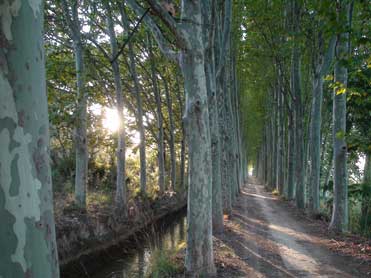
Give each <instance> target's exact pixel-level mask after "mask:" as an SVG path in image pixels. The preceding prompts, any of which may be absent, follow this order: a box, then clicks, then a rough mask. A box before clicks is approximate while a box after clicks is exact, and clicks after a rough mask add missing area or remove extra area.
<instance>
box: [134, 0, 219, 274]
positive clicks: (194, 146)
mask: <svg viewBox="0 0 371 278" xmlns="http://www.w3.org/2000/svg"><path fill="white" fill-rule="evenodd" d="M128 4H129V5H130V6H131V7H132V9H133V10H134V11H135V12H136V14H137V15H139V16H141V15H143V14H144V12H145V10H144V9H143V8H142V7H141V6H139V5H138V3H137V2H136V1H134V0H129V1H128ZM148 4H149V5H150V6H151V9H152V10H153V11H154V13H155V14H156V15H157V16H158V17H159V18H160V19H161V21H162V22H163V24H164V25H165V26H166V27H167V28H168V29H169V31H170V32H171V33H172V34H173V35H174V37H175V40H176V45H177V47H178V48H179V49H180V53H179V54H177V53H176V52H174V51H173V50H172V49H170V48H169V47H168V46H167V44H166V43H165V40H164V37H163V34H162V32H161V31H160V29H159V28H158V26H157V24H156V23H155V22H154V21H153V19H152V18H151V17H146V18H145V22H146V24H147V26H148V27H149V28H150V29H151V31H152V33H153V35H154V37H155V39H156V41H157V43H158V45H159V47H160V49H161V50H162V52H163V53H164V54H165V55H166V56H167V57H169V58H171V59H173V60H175V61H179V65H180V68H181V70H182V73H183V77H184V87H185V92H186V104H185V107H186V109H185V111H184V112H185V115H184V118H185V122H186V124H185V128H186V134H187V142H188V148H189V174H188V175H189V185H188V212H187V215H188V237H187V253H186V270H187V272H188V273H189V274H190V275H191V276H194V277H197V276H198V275H202V274H206V275H207V274H213V273H215V266H214V259H213V244H212V218H211V213H212V209H211V208H212V187H211V186H212V180H211V174H212V172H211V167H210V165H211V142H210V129H209V111H208V106H207V88H206V76H205V71H204V68H205V58H204V49H205V46H204V42H203V35H202V10H201V1H182V3H181V7H182V9H181V10H182V13H181V19H186V20H187V21H189V22H192V23H193V24H185V25H182V24H181V23H177V22H176V21H175V20H174V18H172V16H170V15H169V14H168V12H167V11H166V10H165V9H164V8H163V7H162V6H161V5H160V4H158V3H157V2H156V1H152V0H151V1H148Z"/></svg>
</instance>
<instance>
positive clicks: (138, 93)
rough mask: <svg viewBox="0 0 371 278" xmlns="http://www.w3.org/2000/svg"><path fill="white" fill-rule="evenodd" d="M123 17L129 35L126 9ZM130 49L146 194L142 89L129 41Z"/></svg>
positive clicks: (141, 174)
mask: <svg viewBox="0 0 371 278" xmlns="http://www.w3.org/2000/svg"><path fill="white" fill-rule="evenodd" d="M121 16H122V23H123V26H124V28H125V31H126V32H127V33H129V22H128V18H127V15H126V12H125V9H122V12H121ZM128 48H129V68H130V73H131V77H132V78H133V81H134V93H135V98H136V101H137V112H136V119H137V125H138V129H139V134H140V143H139V156H140V191H141V192H142V193H145V192H146V187H147V185H146V184H147V176H146V170H147V169H146V168H147V166H146V137H145V130H144V125H143V107H142V97H141V87H140V84H139V79H138V74H137V69H136V64H135V56H134V49H133V44H132V41H131V40H129V41H128Z"/></svg>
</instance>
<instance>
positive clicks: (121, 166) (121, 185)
mask: <svg viewBox="0 0 371 278" xmlns="http://www.w3.org/2000/svg"><path fill="white" fill-rule="evenodd" d="M104 4H105V9H106V12H107V29H108V30H107V31H108V35H109V38H110V45H111V57H109V58H111V59H110V62H111V67H112V71H113V76H114V84H115V92H116V110H117V115H118V118H119V124H118V130H117V134H118V138H117V150H116V158H117V170H116V195H115V205H116V208H117V209H118V212H120V213H123V215H124V216H126V214H127V193H126V173H125V171H126V167H125V151H126V146H125V137H126V133H125V127H124V122H125V118H124V96H123V92H122V83H121V74H120V66H119V63H118V60H117V58H118V57H117V55H118V46H117V40H116V33H115V29H114V23H113V19H112V11H111V7H110V4H109V3H108V2H104Z"/></svg>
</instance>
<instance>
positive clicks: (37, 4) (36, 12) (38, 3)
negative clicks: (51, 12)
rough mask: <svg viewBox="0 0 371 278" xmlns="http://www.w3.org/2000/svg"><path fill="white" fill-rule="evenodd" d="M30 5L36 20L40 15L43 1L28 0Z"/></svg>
mask: <svg viewBox="0 0 371 278" xmlns="http://www.w3.org/2000/svg"><path fill="white" fill-rule="evenodd" d="M28 4H29V5H30V7H31V9H32V10H33V14H34V16H35V18H37V16H38V15H39V14H40V7H41V0H28Z"/></svg>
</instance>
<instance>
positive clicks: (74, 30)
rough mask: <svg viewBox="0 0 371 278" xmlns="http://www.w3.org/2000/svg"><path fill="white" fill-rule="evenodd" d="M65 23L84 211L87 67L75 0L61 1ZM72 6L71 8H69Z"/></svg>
mask: <svg viewBox="0 0 371 278" xmlns="http://www.w3.org/2000/svg"><path fill="white" fill-rule="evenodd" d="M61 4H62V10H63V13H64V18H65V22H66V23H67V26H68V30H69V35H70V38H71V40H72V42H73V49H74V53H75V63H76V85H77V107H76V111H75V149H76V165H75V169H76V170H75V199H76V202H77V205H78V206H79V207H81V208H83V209H85V207H86V188H87V183H88V159H89V153H88V139H87V133H86V131H87V100H88V97H87V96H88V95H87V91H86V88H85V82H86V81H85V75H86V72H85V66H84V56H83V40H82V36H81V25H80V19H79V2H78V1H77V0H73V1H72V3H68V2H67V0H61ZM69 4H72V5H71V8H70V7H69Z"/></svg>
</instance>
